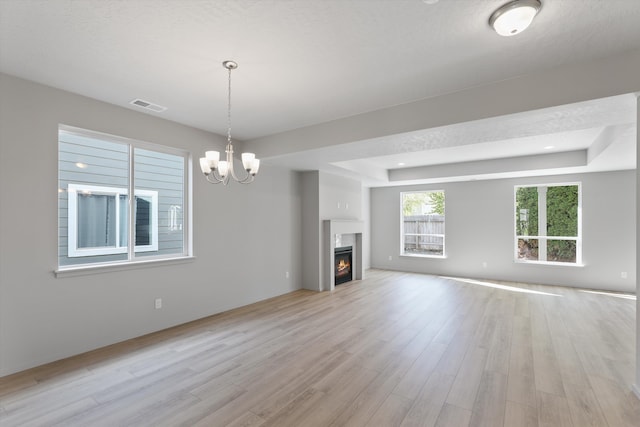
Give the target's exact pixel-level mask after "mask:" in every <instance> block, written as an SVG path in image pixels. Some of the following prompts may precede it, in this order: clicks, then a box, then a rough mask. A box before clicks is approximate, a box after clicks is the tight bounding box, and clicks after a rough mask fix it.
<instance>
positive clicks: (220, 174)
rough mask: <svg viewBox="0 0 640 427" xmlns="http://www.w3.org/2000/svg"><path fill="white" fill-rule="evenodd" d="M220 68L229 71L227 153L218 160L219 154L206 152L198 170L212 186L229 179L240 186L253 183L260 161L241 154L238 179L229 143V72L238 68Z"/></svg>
mask: <svg viewBox="0 0 640 427" xmlns="http://www.w3.org/2000/svg"><path fill="white" fill-rule="evenodd" d="M222 66H223V67H224V68H226V69H227V70H228V71H229V92H228V93H229V96H228V98H227V148H226V149H225V152H226V153H227V157H226V160H220V152H218V151H207V152H206V153H205V157H200V169H201V170H202V173H203V174H204V176H205V178H206V179H207V181H209V182H210V183H212V184H220V183H222V184H224V185H227V184H228V183H229V180H230V178H233V180H234V181H237V182H239V183H240V184H249V183H250V182H253V180H254V178H255V176H256V174H257V173H258V169H260V160H259V159H256V155H255V154H253V153H242V157H241V158H242V167H243V168H244V170H245V171H244V172H243V173H242V175H241V176H240V177H239V176H238V175H236V172H235V170H234V168H233V144H232V143H231V70H235V69H236V68H238V64H237V63H236V62H234V61H224V62H223V63H222Z"/></svg>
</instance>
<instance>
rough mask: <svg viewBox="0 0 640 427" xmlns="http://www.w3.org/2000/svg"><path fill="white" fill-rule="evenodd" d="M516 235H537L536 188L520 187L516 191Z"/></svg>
mask: <svg viewBox="0 0 640 427" xmlns="http://www.w3.org/2000/svg"><path fill="white" fill-rule="evenodd" d="M516 235H517V236H537V235H538V188H537V187H520V188H518V189H517V190H516Z"/></svg>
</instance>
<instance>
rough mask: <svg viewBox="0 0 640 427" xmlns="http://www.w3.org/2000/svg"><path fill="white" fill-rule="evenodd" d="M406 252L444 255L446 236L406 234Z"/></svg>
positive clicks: (410, 253)
mask: <svg viewBox="0 0 640 427" xmlns="http://www.w3.org/2000/svg"><path fill="white" fill-rule="evenodd" d="M404 253H405V254H408V255H412V254H413V255H444V237H443V236H427V235H407V234H405V240H404Z"/></svg>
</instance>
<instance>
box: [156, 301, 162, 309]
mask: <svg viewBox="0 0 640 427" xmlns="http://www.w3.org/2000/svg"><path fill="white" fill-rule="evenodd" d="M159 308H162V298H156V310H157V309H159Z"/></svg>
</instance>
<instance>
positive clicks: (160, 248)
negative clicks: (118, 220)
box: [134, 148, 185, 257]
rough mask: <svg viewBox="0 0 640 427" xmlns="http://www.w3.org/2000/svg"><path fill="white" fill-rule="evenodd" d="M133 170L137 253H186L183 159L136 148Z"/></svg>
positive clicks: (146, 254)
mask: <svg viewBox="0 0 640 427" xmlns="http://www.w3.org/2000/svg"><path fill="white" fill-rule="evenodd" d="M134 171H135V172H134V176H135V183H134V186H135V193H136V199H135V200H136V213H135V215H136V229H135V236H136V238H135V241H136V256H137V257H139V256H154V255H166V254H182V253H184V231H183V230H184V227H183V215H182V212H183V207H184V194H183V193H184V179H185V178H184V177H185V170H184V158H183V157H182V156H177V155H173V154H167V153H161V152H157V151H151V150H145V149H141V148H136V149H135V150H134ZM153 195H155V199H154V196H153Z"/></svg>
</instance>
